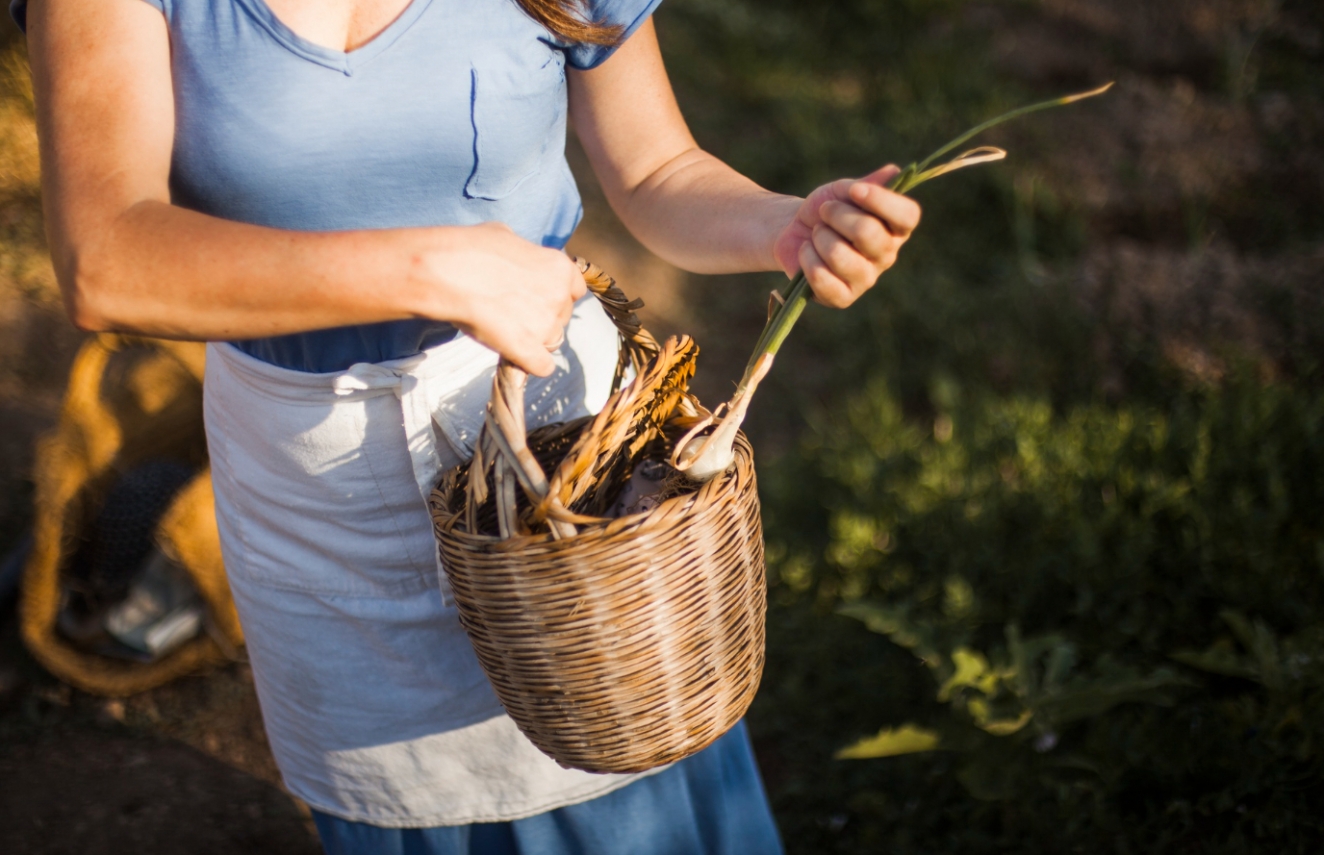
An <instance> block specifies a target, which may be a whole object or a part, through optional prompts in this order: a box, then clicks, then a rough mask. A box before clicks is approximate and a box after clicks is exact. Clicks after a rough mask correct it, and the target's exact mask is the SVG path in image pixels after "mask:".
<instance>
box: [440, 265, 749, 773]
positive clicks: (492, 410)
mask: <svg viewBox="0 0 1324 855" xmlns="http://www.w3.org/2000/svg"><path fill="white" fill-rule="evenodd" d="M580 269H581V270H582V271H583V272H584V277H585V280H586V281H587V282H588V285H589V288H590V290H591V291H592V292H593V293H594V294H595V295H596V296H597V297H598V298H599V300H600V301H601V302H602V305H603V307H604V309H606V311H607V313H608V315H609V316H610V317H611V318H612V319H613V321H615V322H616V325H617V327H618V328H619V329H620V331H621V338H622V349H621V359H620V364H619V365H618V370H617V377H616V384H615V386H614V389H615V391H614V393H613V395H612V397H611V398H610V400H609V401H608V402H607V405H606V407H605V408H604V409H603V411H602V412H601V413H599V414H598V415H597V416H596V417H593V418H587V419H581V420H579V421H576V422H572V423H568V424H563V425H552V426H549V427H546V428H541V429H539V430H536V431H534V432H533V433H532V434H530V435H528V437H527V439H526V437H525V428H524V411H523V389H524V381H525V377H524V375H523V373H522V372H520V371H519V370H518V369H516V368H514V367H513V366H510V365H508V364H505V363H503V364H502V365H501V366H500V367H499V369H498V371H497V377H496V379H495V381H494V383H493V397H492V402H491V404H490V405H489V407H488V415H487V421H486V424H485V426H484V428H483V431H482V433H481V434H480V436H479V439H478V443H477V448H476V450H475V455H474V460H473V461H472V462H471V463H469V464H465V465H463V466H459V467H457V468H455V469H453V470H451V471H450V472H448V473H446V475H445V476H444V477H443V478H442V480H441V483H440V485H439V486H438V487H437V489H436V490H435V491H434V492H433V494H432V501H431V508H432V515H433V520H434V522H435V525H436V532H437V540H438V543H439V545H440V549H441V557H442V563H443V565H444V567H445V570H446V575H447V577H448V578H449V580H450V584H451V588H452V589H453V590H454V593H455V600H456V603H457V605H458V607H459V612H460V620H461V622H462V624H463V625H464V628H465V630H466V631H467V632H468V635H469V639H470V641H471V642H472V643H473V646H474V650H475V651H476V652H477V654H478V659H479V661H480V662H481V663H482V666H483V669H484V671H486V672H487V676H488V678H489V679H490V680H491V681H492V685H493V686H494V687H495V689H496V693H497V696H498V697H499V698H500V699H501V702H502V704H503V705H504V706H505V708H506V712H507V713H508V714H509V715H510V717H511V718H512V719H514V721H515V723H516V724H517V725H518V726H519V728H520V730H521V731H523V732H524V734H525V735H526V736H527V737H528V738H529V739H530V740H531V741H532V742H533V744H534V745H536V746H538V748H539V749H541V750H542V751H543V752H544V753H546V754H547V755H548V756H550V757H552V758H553V759H554V760H556V761H557V762H558V763H560V764H561V765H562V766H566V767H571V768H576V769H584V770H587V771H590V772H641V771H645V770H647V769H652V768H655V767H657V766H661V765H663V764H666V763H672V762H675V761H677V760H681V759H683V758H685V757H688V756H690V755H691V754H694V753H695V752H698V751H700V750H702V749H703V748H705V747H707V746H708V745H710V744H711V743H712V742H713V741H715V740H716V739H717V738H718V737H720V736H721V735H722V734H723V733H725V732H726V731H727V730H728V729H730V728H731V727H732V726H733V725H734V724H735V723H736V722H737V721H739V720H740V718H741V716H743V715H744V714H745V711H746V710H747V709H748V708H749V704H750V702H751V701H752V700H753V698H754V693H755V691H756V690H757V689H758V683H759V679H760V677H761V676H762V672H763V650H764V612H765V608H766V599H767V594H766V586H765V579H764V563H763V533H762V527H761V523H760V518H759V502H758V489H757V485H756V483H755V480H754V465H753V453H752V450H751V448H750V446H749V443H748V442H747V441H746V440H745V438H744V436H743V435H742V436H740V437H739V438H738V442H737V446H736V464H735V466H734V467H733V468H732V469H731V470H730V471H728V472H727V473H726V474H725V475H722V476H719V477H717V478H714V479H713V480H712V481H709V482H707V483H705V484H702V485H694V484H689V485H688V486H687V488H685V489H682V490H680V491H679V494H678V495H675V496H673V497H672V498H669V499H666V500H665V501H663V502H662V503H661V504H660V505H659V506H658V507H656V508H655V509H653V510H651V511H648V512H646V513H641V514H632V515H629V516H623V517H620V518H618V519H611V518H606V517H604V516H603V514H604V513H605V508H607V507H608V506H609V503H610V502H611V501H612V500H613V499H614V493H615V492H616V491H617V490H618V489H619V487H620V485H621V484H622V482H623V481H624V480H626V479H627V478H628V477H629V473H630V472H631V471H632V470H633V466H634V463H635V462H636V461H637V460H639V459H640V458H641V457H644V456H657V457H665V456H666V454H667V453H669V451H670V447H669V445H668V443H669V442H674V441H675V439H676V438H677V437H679V436H680V435H681V434H682V433H683V432H684V431H685V429H686V428H687V427H688V426H689V425H692V424H695V423H696V421H697V419H699V418H701V417H702V416H704V415H706V414H707V412H706V411H705V410H703V409H702V407H701V406H699V404H698V402H697V400H695V399H694V398H693V396H691V395H690V394H689V392H688V381H689V378H690V377H691V376H692V375H693V371H694V359H695V356H696V355H697V353H698V349H697V348H696V347H695V346H694V343H693V341H692V340H690V339H689V338H688V337H680V338H673V339H671V340H669V341H668V342H666V343H665V344H664V345H658V343H657V342H656V340H655V339H653V337H652V336H651V335H649V334H648V333H647V332H646V331H644V330H643V329H642V328H641V327H640V325H639V321H638V319H637V317H636V316H635V315H634V311H633V310H634V309H636V308H638V307H639V306H640V305H642V304H641V303H639V302H638V301H636V302H629V301H627V300H626V298H625V297H624V295H622V294H621V292H620V291H619V290H618V289H617V288H616V287H615V283H614V282H613V281H612V280H611V278H610V277H608V276H607V275H606V274H604V273H603V272H602V271H601V270H599V269H598V268H596V267H594V266H592V265H589V264H588V263H587V262H583V261H580ZM631 366H632V367H633V369H634V371H635V373H636V376H635V379H634V380H632V381H631V382H630V383H628V384H625V385H624V386H623V387H622V379H623V377H624V375H625V374H626V373H627V372H626V368H627V367H631ZM547 471H551V472H552V476H551V478H550V479H549V478H547V477H546V476H545V474H544V473H545V472H547ZM474 473H481V474H482V476H483V477H477V478H476V477H471V476H472V475H473V474H474ZM489 473H490V477H489Z"/></svg>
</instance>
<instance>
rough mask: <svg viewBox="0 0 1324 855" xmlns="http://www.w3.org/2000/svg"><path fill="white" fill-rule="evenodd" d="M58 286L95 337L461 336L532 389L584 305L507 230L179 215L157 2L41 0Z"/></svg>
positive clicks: (40, 57) (31, 27)
mask: <svg viewBox="0 0 1324 855" xmlns="http://www.w3.org/2000/svg"><path fill="white" fill-rule="evenodd" d="M28 44H29V57H30V61H31V65H32V77H33V88H34V92H35V96H36V104H37V128H38V133H39V135H40V138H41V163H42V197H43V202H44V207H45V214H46V228H47V234H48V237H49V242H50V247H51V256H52V260H53V262H54V264H55V273H56V278H57V279H58V280H59V283H60V288H61V290H62V292H63V294H64V299H65V305H66V307H67V309H68V312H69V316H70V318H71V319H72V320H73V322H74V323H75V324H77V325H78V326H79V327H81V328H83V329H87V330H98V331H101V330H116V331H122V332H133V333H139V334H143V335H151V336H160V337H167V338H182V339H199V340H226V339H243V338H257V337H261V336H271V335H281V334H284V333H295V332H306V331H308V330H314V329H324V328H327V327H337V326H345V325H350V324H363V323H373V322H377V321H390V320H400V319H407V318H429V319H434V320H439V321H448V322H450V323H453V324H455V325H456V326H458V327H460V328H461V329H463V330H465V331H466V332H468V333H469V334H471V335H473V336H474V337H475V338H477V339H478V340H479V341H480V342H482V343H483V344H486V345H487V346H488V347H491V348H492V349H493V350H496V351H497V352H498V353H501V354H502V355H504V356H506V357H507V358H509V359H511V360H512V361H514V362H516V363H517V364H519V365H521V366H522V367H524V368H526V369H527V370H529V371H531V372H532V373H535V374H546V373H548V372H549V371H550V370H551V368H552V362H551V358H550V356H549V355H548V353H547V352H546V350H545V349H544V347H543V345H544V344H545V343H547V342H551V341H555V340H557V339H558V337H559V335H560V330H561V329H562V328H563V327H564V325H565V323H566V322H567V321H568V319H569V316H570V311H571V306H572V304H573V302H574V300H576V299H577V298H578V297H579V296H581V295H582V294H583V293H584V283H583V279H582V278H581V277H580V275H579V271H578V269H577V268H576V267H575V265H574V264H573V263H572V262H571V261H570V260H569V259H568V258H567V257H566V256H565V254H564V253H561V252H558V251H555V250H550V249H544V248H542V247H539V246H537V245H535V244H532V243H529V242H528V241H525V240H523V239H521V238H519V237H518V236H516V235H515V234H513V233H512V232H511V231H510V230H509V229H507V228H505V227H504V226H500V225H484V226H468V227H459V226H456V227H436V228H417V229H389V230H365V231H349V232H328V233H319V232H298V231H286V230H281V229H272V228H265V227H260V226H252V225H246V224H243V223H236V222H231V221H228V220H222V219H218V218H215V217H209V216H206V215H204V214H199V213H197V212H194V211H189V210H185V209H183V208H179V207H176V206H174V205H172V204H170V191H169V186H168V179H169V174H170V157H171V149H172V146H173V143H174V95H173V92H172V88H171V77H170V42H169V36H168V32H167V29H166V24H165V20H164V18H163V17H162V15H161V13H160V12H158V11H156V10H155V9H153V8H152V7H151V6H149V5H148V4H146V3H144V2H142V0H31V4H30V8H29V10H28Z"/></svg>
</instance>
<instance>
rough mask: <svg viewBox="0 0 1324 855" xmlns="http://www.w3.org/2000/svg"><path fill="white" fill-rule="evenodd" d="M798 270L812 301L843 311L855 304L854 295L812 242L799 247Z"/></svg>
mask: <svg viewBox="0 0 1324 855" xmlns="http://www.w3.org/2000/svg"><path fill="white" fill-rule="evenodd" d="M800 269H801V270H803V271H804V274H805V279H806V280H808V282H809V287H810V288H813V289H814V299H815V300H817V301H818V302H820V303H822V304H823V305H825V306H830V307H831V308H834V309H844V308H846V307H847V306H849V305H850V304H851V303H853V302H855V296H856V295H855V293H854V292H853V291H852V290H851V287H850V286H849V285H847V284H846V283H845V282H844V281H842V279H841V277H839V276H837V275H836V274H835V273H833V272H832V270H831V269H830V268H829V267H828V266H827V263H826V262H824V261H823V258H822V257H821V256H820V255H819V254H818V250H817V249H816V248H815V247H814V244H813V242H812V241H807V242H806V243H805V244H804V245H803V246H802V247H800Z"/></svg>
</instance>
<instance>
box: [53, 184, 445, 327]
mask: <svg viewBox="0 0 1324 855" xmlns="http://www.w3.org/2000/svg"><path fill="white" fill-rule="evenodd" d="M99 226H100V227H99V228H98V227H95V226H91V225H89V226H85V227H84V228H83V229H81V230H79V231H81V232H82V234H81V235H79V236H73V237H63V239H61V237H62V236H61V235H59V228H58V224H57V225H56V228H54V229H52V231H53V232H55V233H56V234H55V235H54V237H56V240H54V241H53V243H54V244H55V247H54V248H55V250H56V253H55V254H56V268H57V275H58V277H59V279H60V281H61V286H62V288H63V291H64V293H65V295H66V301H67V304H68V308H69V312H70V316H71V317H72V318H73V320H74V322H75V323H77V324H78V325H79V326H81V327H84V328H87V329H94V330H116V331H122V332H134V333H140V334H144V335H155V336H165V337H172V338H188V339H240V338H254V337H259V336H270V335H280V334H284V333H293V332H303V331H307V330H312V329H321V328H325V327H334V326H343V325H347V324H354V323H371V322H374V321H388V320H397V319H402V318H407V317H417V316H419V315H420V314H422V313H425V312H426V313H427V314H431V315H433V316H446V315H455V316H456V319H458V316H459V314H460V312H459V311H450V312H448V311H447V308H448V307H447V306H446V302H447V301H446V296H447V295H446V294H445V293H444V289H441V288H434V289H433V290H434V291H438V292H441V293H431V294H429V293H425V292H424V289H421V288H419V287H418V283H419V279H420V277H418V276H417V275H414V273H415V271H414V270H411V268H412V267H415V266H418V265H425V264H427V263H428V262H429V259H428V258H425V257H423V255H422V254H421V253H420V252H419V251H418V247H417V246H416V244H417V243H418V241H417V240H411V238H412V237H414V236H413V235H411V234H410V232H409V231H405V230H402V231H396V232H384V231H383V232H370V231H365V232H338V233H311V232H294V231H284V230H279V229H270V228H262V227H258V226H250V225H245V224H242V223H234V222H229V221H226V220H219V219H216V218H213V217H207V216H204V215H202V214H198V213H195V212H192V211H187V210H184V209H181V208H178V207H175V206H172V205H168V204H165V203H163V202H159V201H144V202H139V203H137V204H135V205H132V206H130V207H128V208H126V209H125V210H123V211H122V212H120V213H119V214H118V215H116V216H114V217H113V218H107V219H106V221H105V222H104V223H103V224H99ZM439 238H440V239H439V240H436V241H434V243H437V244H438V246H437V247H436V250H437V252H438V253H440V254H444V253H445V249H446V246H445V243H446V241H445V235H441V236H439ZM455 243H457V244H458V243H459V241H455ZM449 308H451V309H454V310H458V309H459V308H460V307H459V306H451V307H449ZM428 309H430V312H429V311H427V310H428ZM438 319H446V320H450V319H452V318H449V317H438Z"/></svg>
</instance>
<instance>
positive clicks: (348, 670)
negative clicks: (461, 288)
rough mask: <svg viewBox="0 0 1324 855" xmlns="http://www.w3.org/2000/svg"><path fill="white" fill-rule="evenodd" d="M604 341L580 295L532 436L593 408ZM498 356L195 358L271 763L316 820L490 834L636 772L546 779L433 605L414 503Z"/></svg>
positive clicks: (428, 535) (445, 456) (228, 558)
mask: <svg viewBox="0 0 1324 855" xmlns="http://www.w3.org/2000/svg"><path fill="white" fill-rule="evenodd" d="M616 336H617V334H616V330H615V328H614V327H613V326H612V324H611V322H610V321H609V320H608V319H607V318H606V316H605V315H604V313H603V312H602V310H601V308H600V307H599V306H598V304H597V302H596V300H594V299H593V298H591V297H589V298H587V299H585V300H584V301H581V302H580V304H579V305H578V307H577V308H576V311H575V315H574V317H573V319H572V321H571V323H570V325H569V327H568V328H567V331H566V344H565V345H564V346H563V347H562V348H561V351H560V353H559V354H558V355H557V360H558V370H557V371H556V373H555V374H553V375H552V376H551V377H549V378H546V379H539V378H530V383H529V389H528V393H527V401H528V423H529V426H530V427H534V426H536V425H540V424H546V423H549V422H557V421H565V420H568V419H572V418H576V417H578V416H581V415H585V414H587V413H589V412H596V411H597V410H598V409H599V408H600V407H601V406H602V404H603V403H604V402H605V400H606V397H607V393H608V391H609V386H610V383H611V376H612V371H613V369H614V367H615V363H616V346H617V344H616V343H617V337H616ZM495 364H496V356H495V355H494V354H493V353H492V352H491V351H489V350H487V349H486V348H484V347H482V346H481V345H479V344H478V343H477V342H475V341H473V340H472V339H470V338H467V337H464V336H461V337H459V338H457V339H456V340H454V341H452V342H449V343H447V344H444V345H441V346H439V347H436V348H433V349H431V350H429V351H427V352H425V353H422V354H419V355H418V356H414V357H409V358H407V359H400V360H394V361H391V362H386V363H381V364H376V365H373V364H359V365H355V366H352V367H351V368H350V369H348V370H347V371H344V372H341V373H333V374H308V373H303V372H298V371H291V370H289V369H285V368H280V367H277V366H274V365H270V364H268V363H265V362H261V361H259V360H257V359H254V358H252V357H250V356H248V355H246V354H244V353H242V352H240V351H239V350H238V349H236V348H234V347H232V346H230V345H228V344H213V345H209V346H208V349H207V373H206V385H205V392H206V395H205V402H206V423H207V441H208V445H209V448H210V452H211V464H212V479H213V484H214V487H215V491H216V516H217V522H218V524H219V526H220V532H221V545H222V550H223V554H224V557H225V566H226V570H227V573H228V575H229V578H230V585H231V588H232V589H233V591H234V598H235V604H236V606H237V607H238V609H239V616H240V619H241V621H242V623H243V627H244V633H245V636H246V638H247V646H248V655H249V659H250V661H251V663H252V667H253V674H254V678H255V680H256V683H257V690H258V697H259V699H260V700H261V704H262V715H263V719H264V721H265V723H266V730H267V736H268V738H269V739H270V742H271V748H272V752H273V753H274V754H275V757H276V762H277V764H278V765H279V766H280V769H281V773H282V774H283V775H284V778H285V783H286V786H288V787H289V789H290V791H291V792H292V793H294V794H295V795H296V796H298V797H299V798H301V799H303V800H304V801H306V802H307V803H308V804H309V805H310V806H312V807H313V808H314V809H316V810H319V811H322V812H324V813H328V814H331V815H333V816H338V817H342V818H344V819H349V820H355V821H359V822H367V823H372V824H375V825H380V826H388V827H402V828H403V827H428V826H437V825H461V824H466V823H471V822H494V821H503V820H512V819H520V818H523V817H526V816H532V815H534V814H537V813H542V812H544V811H548V810H552V809H555V808H558V807H563V806H565V805H569V804H575V803H577V802H581V801H586V800H588V799H591V798H594V797H596V796H599V795H603V794H605V793H608V792H610V791H612V790H614V789H617V788H619V787H622V786H624V785H625V784H627V783H629V782H630V781H632V780H634V779H635V778H637V777H639V776H637V775H634V776H628V775H593V774H589V773H586V772H578V771H570V770H566V769H562V768H561V767H560V766H558V765H556V763H555V762H553V761H552V760H551V759H549V758H548V757H546V756H545V755H543V754H542V753H541V752H540V751H538V749H537V748H535V747H534V746H533V744H532V743H530V742H529V741H528V740H527V739H526V738H525V737H524V736H523V735H522V734H521V733H520V732H519V731H518V730H517V729H516V727H515V724H514V722H512V721H511V720H510V718H508V717H507V716H506V715H505V713H504V712H503V711H502V709H501V705H500V704H499V703H498V701H497V698H496V695H495V694H494V693H493V691H492V688H491V686H490V685H489V683H488V681H487V678H486V676H485V675H484V674H483V672H482V670H481V668H480V667H479V665H478V660H477V658H476V657H475V656H474V653H473V650H472V648H471V647H470V645H469V640H468V638H467V637H466V636H465V634H464V631H463V629H462V628H461V627H460V623H459V618H458V614H457V612H456V609H455V607H454V605H453V604H452V603H450V602H449V599H448V594H449V589H448V587H447V585H446V583H445V580H444V577H443V576H442V575H441V574H440V568H439V565H438V559H437V548H436V544H435V542H434V539H433V533H432V521H431V519H430V517H429V515H428V512H427V507H426V504H425V499H426V496H427V495H428V494H429V493H430V492H431V490H432V487H433V485H434V484H435V482H436V480H437V476H438V474H439V473H440V472H441V471H444V470H445V469H446V468H448V467H450V466H452V465H454V464H456V463H458V462H460V461H461V460H462V459H468V457H469V456H470V455H471V451H472V446H473V442H474V440H475V438H476V436H477V433H478V429H479V427H481V425H482V420H483V412H484V408H485V405H486V402H487V400H488V397H489V395H490V393H491V383H492V375H493V371H494V368H495ZM434 424H435V428H434ZM438 429H439V431H440V433H441V435H440V436H438V435H436V433H437V430H438Z"/></svg>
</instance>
